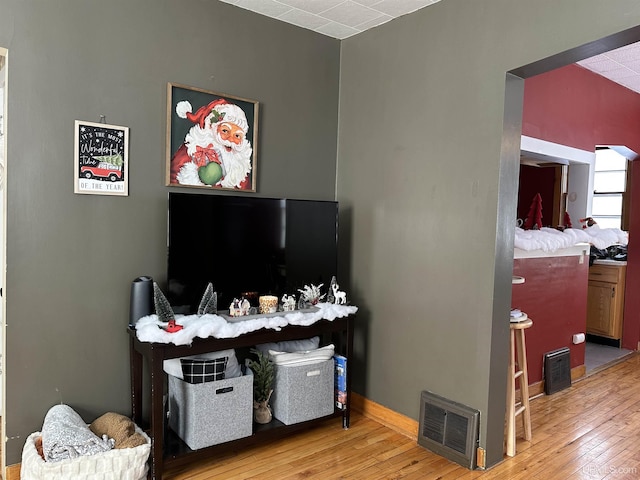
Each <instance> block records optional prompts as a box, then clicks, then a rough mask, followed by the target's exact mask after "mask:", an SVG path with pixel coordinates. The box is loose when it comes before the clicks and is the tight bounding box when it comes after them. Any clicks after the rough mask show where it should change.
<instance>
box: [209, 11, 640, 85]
mask: <svg viewBox="0 0 640 480" xmlns="http://www.w3.org/2000/svg"><path fill="white" fill-rule="evenodd" d="M220 1H221V2H224V3H229V4H231V5H235V6H237V7H240V8H244V9H246V10H251V11H253V12H256V13H259V14H261V15H265V16H267V17H271V18H275V19H277V20H281V21H283V22H287V23H291V24H293V25H297V26H299V27H302V28H306V29H308V30H313V31H314V32H318V33H321V34H323V35H327V36H329V37H333V38H337V39H339V40H342V39H345V38H348V37H351V36H352V35H356V34H358V33H360V32H364V31H365V30H368V29H370V28H373V27H377V26H378V25H382V24H383V23H386V22H388V21H390V20H393V19H394V18H397V17H400V16H402V15H407V14H409V13H412V12H415V11H416V10H419V9H421V8H424V7H427V6H429V5H432V4H434V3H437V2H439V1H440V0H220ZM578 65H580V66H582V67H584V68H586V69H588V70H591V71H593V72H595V73H597V74H599V75H601V76H603V77H605V78H608V79H609V80H611V81H613V82H616V83H619V84H620V85H622V86H624V87H627V88H629V89H630V90H633V91H634V92H637V93H640V43H634V44H631V45H627V46H626V47H621V48H618V49H616V50H611V51H609V52H607V53H604V54H602V55H596V56H595V57H591V58H588V59H586V60H583V61H581V62H578Z"/></svg>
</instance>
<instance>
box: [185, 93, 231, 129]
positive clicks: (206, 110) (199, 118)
mask: <svg viewBox="0 0 640 480" xmlns="http://www.w3.org/2000/svg"><path fill="white" fill-rule="evenodd" d="M226 103H227V101H226V100H225V99H224V98H219V99H217V100H214V101H213V102H211V103H209V104H208V105H205V106H203V107H200V108H199V109H198V111H197V112H196V113H191V111H192V108H193V107H192V106H191V104H190V103H189V102H188V101H186V100H185V101H182V102H178V104H177V105H176V113H177V114H178V116H179V117H180V118H188V119H189V120H190V121H191V122H193V123H197V124H198V125H200V128H204V122H205V120H206V119H207V117H208V116H209V114H210V113H211V111H212V110H214V109H215V108H216V107H217V106H218V105H224V104H226Z"/></svg>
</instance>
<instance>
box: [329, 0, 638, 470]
mask: <svg viewBox="0 0 640 480" xmlns="http://www.w3.org/2000/svg"><path fill="white" fill-rule="evenodd" d="M639 23H640V5H639V4H638V2H636V1H632V0H627V1H610V2H606V3H604V2H600V1H596V0H571V1H562V2H557V1H555V0H539V1H536V2H531V1H529V0H484V1H482V2H469V1H468V0H443V1H441V2H439V3H437V4H434V5H431V6H429V7H427V8H424V9H422V10H419V11H418V12H416V13H413V14H411V15H409V16H405V17H402V18H400V19H397V20H395V21H393V22H390V23H389V24H386V25H383V26H382V27H379V28H375V29H373V30H370V31H367V32H364V33H362V34H360V35H357V36H355V37H351V38H348V39H346V40H345V41H343V42H342V60H341V75H340V77H341V87H340V134H339V138H340V143H339V148H338V157H339V164H338V165H339V166H338V200H339V201H340V202H341V205H342V208H343V210H347V211H349V212H351V222H350V231H349V232H346V233H347V234H348V236H349V239H350V248H349V251H350V265H351V272H350V274H351V282H350V288H351V292H352V296H353V298H354V301H355V302H356V303H357V304H359V305H362V306H363V307H364V308H363V309H362V311H361V313H360V314H359V316H358V322H357V329H358V333H357V335H356V339H357V345H356V348H357V352H356V354H357V359H356V363H357V365H358V366H360V367H361V368H362V373H363V374H362V375H359V376H358V377H357V378H354V382H355V389H356V390H357V391H359V392H361V393H363V394H364V395H365V396H366V397H367V398H371V399H372V400H375V401H376V402H378V403H380V404H382V405H385V406H387V407H389V408H391V409H392V410H395V411H398V412H401V413H403V414H405V415H408V416H409V417H412V418H415V419H417V418H418V415H419V399H420V392H421V391H422V390H430V391H433V392H435V393H437V394H439V395H442V396H445V397H447V398H450V399H452V400H455V401H457V402H461V403H463V404H466V405H469V406H472V407H474V408H477V409H479V410H480V411H481V439H480V444H481V446H483V447H486V448H487V454H488V457H487V458H488V463H489V464H492V463H495V462H497V461H499V460H501V459H502V441H503V437H502V432H503V425H504V405H505V384H506V372H507V370H506V366H507V358H508V327H507V325H508V324H507V316H508V312H509V308H510V298H511V269H512V252H513V250H512V247H513V230H514V224H515V207H516V201H517V197H516V194H517V182H518V177H517V174H518V158H519V157H518V153H519V137H520V122H521V108H522V100H521V97H522V85H521V84H522V81H521V80H518V79H510V80H509V82H506V79H505V74H506V72H508V71H510V70H512V69H515V68H518V67H520V66H523V65H527V64H529V63H532V62H535V61H538V60H540V59H544V58H545V57H549V56H551V55H555V54H557V53H559V52H563V51H565V50H568V49H572V48H575V47H578V46H580V45H582V44H585V43H587V42H590V41H592V40H596V39H599V38H601V37H604V36H607V35H610V34H612V33H615V32H618V31H620V30H623V29H626V28H630V27H632V26H635V25H637V24H639ZM635 40H638V38H637V37H636V38H635ZM594 53H599V52H592V54H594ZM507 85H508V91H507ZM505 97H509V99H510V103H508V104H507V105H506V106H505ZM365 366H366V368H364V367H365ZM358 373H360V372H358ZM534 435H535V432H534Z"/></svg>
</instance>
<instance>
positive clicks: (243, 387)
mask: <svg viewBox="0 0 640 480" xmlns="http://www.w3.org/2000/svg"><path fill="white" fill-rule="evenodd" d="M168 378H169V427H171V429H172V430H173V431H174V432H176V433H177V434H178V436H179V437H180V438H181V439H182V440H183V441H184V442H185V443H186V444H187V445H188V446H189V448H191V449H192V450H198V449H200V448H204V447H209V446H211V445H216V444H219V443H224V442H229V441H231V440H236V439H238V438H243V437H248V436H250V435H251V434H252V433H253V430H252V429H253V376H251V375H244V376H242V377H236V378H227V379H224V380H218V381H214V382H206V383H197V384H192V383H188V382H185V381H184V380H181V379H180V378H177V377H174V376H173V375H168Z"/></svg>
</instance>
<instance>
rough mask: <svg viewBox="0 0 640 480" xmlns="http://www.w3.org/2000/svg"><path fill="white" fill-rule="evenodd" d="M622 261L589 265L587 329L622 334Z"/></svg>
mask: <svg viewBox="0 0 640 480" xmlns="http://www.w3.org/2000/svg"><path fill="white" fill-rule="evenodd" d="M626 270H627V267H626V266H625V265H619V266H618V265H597V264H596V265H592V266H591V267H590V268H589V290H588V294H587V333H589V334H592V335H598V336H601V337H607V338H611V339H614V340H620V339H621V338H622V320H623V313H624V280H625V274H626Z"/></svg>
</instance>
